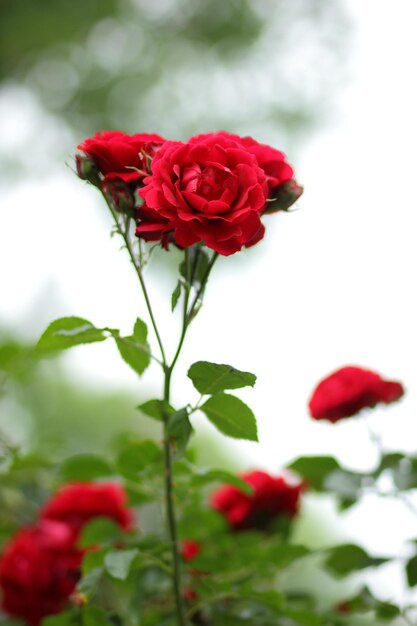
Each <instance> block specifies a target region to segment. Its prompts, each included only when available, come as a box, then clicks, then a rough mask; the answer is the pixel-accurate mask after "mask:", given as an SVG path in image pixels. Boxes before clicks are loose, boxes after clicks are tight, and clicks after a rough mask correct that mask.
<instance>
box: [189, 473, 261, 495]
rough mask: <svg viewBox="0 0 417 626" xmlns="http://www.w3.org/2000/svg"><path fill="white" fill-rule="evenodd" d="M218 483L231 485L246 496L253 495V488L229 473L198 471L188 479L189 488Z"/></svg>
mask: <svg viewBox="0 0 417 626" xmlns="http://www.w3.org/2000/svg"><path fill="white" fill-rule="evenodd" d="M213 482H219V483H226V484H227V485H233V486H234V487H237V489H240V491H243V493H246V494H247V495H249V496H250V495H251V494H252V493H253V488H252V486H251V485H249V484H248V483H247V482H246V481H244V480H242V479H241V478H239V476H236V475H235V474H232V473H230V472H226V471H225V470H216V469H214V470H199V471H198V472H197V473H195V474H193V475H192V476H191V479H190V483H191V486H197V487H200V486H203V485H207V484H209V483H213Z"/></svg>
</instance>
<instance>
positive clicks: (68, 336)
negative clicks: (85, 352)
mask: <svg viewBox="0 0 417 626" xmlns="http://www.w3.org/2000/svg"><path fill="white" fill-rule="evenodd" d="M105 339H107V337H106V335H104V331H103V329H100V328H96V327H95V326H94V325H93V324H92V323H91V322H89V321H88V320H86V319H83V318H82V317H61V318H59V319H57V320H55V321H54V322H52V323H51V324H49V326H48V328H47V329H46V330H45V332H44V333H43V335H42V337H41V338H40V339H39V341H38V345H37V346H36V350H37V352H54V351H55V350H65V349H66V348H72V346H78V345H80V344H82V343H94V342H96V341H104V340H105Z"/></svg>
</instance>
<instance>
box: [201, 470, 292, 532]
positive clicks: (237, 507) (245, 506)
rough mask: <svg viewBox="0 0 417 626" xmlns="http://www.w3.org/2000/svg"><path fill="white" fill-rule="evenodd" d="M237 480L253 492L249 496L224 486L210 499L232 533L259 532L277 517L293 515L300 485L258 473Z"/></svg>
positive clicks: (286, 477)
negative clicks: (256, 530)
mask: <svg viewBox="0 0 417 626" xmlns="http://www.w3.org/2000/svg"><path fill="white" fill-rule="evenodd" d="M241 478H242V479H243V480H244V481H245V482H247V483H248V485H250V486H251V487H252V488H253V492H252V494H251V495H248V494H246V493H244V492H243V491H241V490H240V489H238V488H237V487H234V486H232V485H225V486H223V487H221V488H220V489H219V490H218V491H216V492H215V493H214V494H213V495H212V499H211V504H212V506H213V508H214V509H216V510H217V511H219V513H221V514H222V515H224V517H225V518H226V519H227V521H228V522H229V524H230V526H231V527H232V529H233V530H248V529H251V528H254V529H261V530H262V529H266V528H267V527H268V525H269V523H270V522H271V521H272V520H274V519H275V518H277V517H278V516H281V515H285V516H287V517H294V516H295V515H296V514H297V512H298V506H299V499H300V494H301V492H302V490H303V484H302V483H300V482H293V481H292V480H290V479H289V477H288V476H276V477H275V476H270V474H267V473H266V472H261V471H252V472H247V473H246V474H243V475H242V476H241Z"/></svg>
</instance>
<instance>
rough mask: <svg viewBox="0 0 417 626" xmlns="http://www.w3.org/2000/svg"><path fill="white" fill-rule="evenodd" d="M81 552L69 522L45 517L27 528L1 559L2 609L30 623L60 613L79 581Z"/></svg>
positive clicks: (36, 625) (18, 535)
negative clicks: (75, 542)
mask: <svg viewBox="0 0 417 626" xmlns="http://www.w3.org/2000/svg"><path fill="white" fill-rule="evenodd" d="M82 556H83V553H82V551H80V550H78V549H77V548H76V547H75V544H74V531H73V529H72V528H70V527H69V526H67V524H63V523H62V522H56V521H51V520H42V521H41V522H40V523H38V524H36V525H35V526H29V527H26V528H24V529H23V530H21V531H20V532H19V533H17V535H15V537H13V538H12V539H11V541H10V543H9V544H8V545H7V546H6V549H5V551H4V554H3V556H2V558H1V560H0V588H1V592H2V609H3V610H4V611H5V612H6V613H8V614H10V615H12V616H14V617H19V618H23V619H25V620H26V621H27V622H28V624H30V625H31V626H38V624H40V622H41V621H42V619H43V618H44V617H45V616H46V615H52V614H54V613H59V612H60V611H62V610H63V609H64V608H65V605H66V604H67V601H68V598H69V597H70V595H71V593H72V592H73V590H74V588H75V586H76V584H77V582H78V579H79V576H80V566H81V561H82Z"/></svg>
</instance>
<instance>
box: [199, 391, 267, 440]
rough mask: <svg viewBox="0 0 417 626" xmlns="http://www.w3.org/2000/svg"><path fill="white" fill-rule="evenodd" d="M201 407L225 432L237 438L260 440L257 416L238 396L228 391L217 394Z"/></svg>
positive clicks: (213, 422) (219, 428) (218, 427)
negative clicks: (227, 392)
mask: <svg viewBox="0 0 417 626" xmlns="http://www.w3.org/2000/svg"><path fill="white" fill-rule="evenodd" d="M200 409H201V411H203V413H205V415H206V416H207V417H208V419H209V420H210V421H211V423H212V424H214V426H216V428H217V429H218V430H220V432H222V433H223V434H225V435H228V436H229V437H233V438H235V439H249V441H258V433H257V426H256V419H255V416H254V414H253V412H252V411H251V409H250V408H249V407H248V406H247V405H246V404H245V403H244V402H242V400H240V399H239V398H236V396H232V395H230V394H226V393H218V394H215V395H214V396H211V398H209V399H208V400H207V402H205V403H204V404H203V405H202V406H201V407H200Z"/></svg>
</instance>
